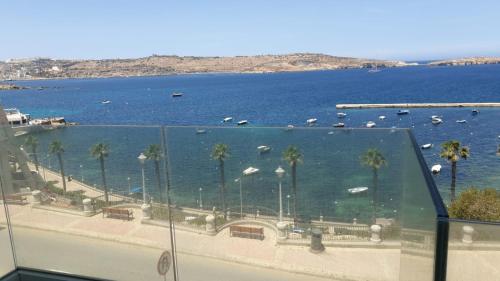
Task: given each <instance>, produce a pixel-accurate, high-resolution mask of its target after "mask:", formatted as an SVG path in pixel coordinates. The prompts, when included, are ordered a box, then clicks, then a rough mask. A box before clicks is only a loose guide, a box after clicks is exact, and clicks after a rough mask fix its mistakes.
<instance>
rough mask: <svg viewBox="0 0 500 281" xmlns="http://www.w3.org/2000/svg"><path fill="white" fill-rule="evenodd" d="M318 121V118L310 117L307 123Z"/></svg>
mask: <svg viewBox="0 0 500 281" xmlns="http://www.w3.org/2000/svg"><path fill="white" fill-rule="evenodd" d="M317 121H318V119H316V118H309V119H307V120H306V123H307V124H308V125H312V124H314V123H316V122H317Z"/></svg>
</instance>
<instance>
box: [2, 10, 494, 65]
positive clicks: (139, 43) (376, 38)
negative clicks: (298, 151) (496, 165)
mask: <svg viewBox="0 0 500 281" xmlns="http://www.w3.org/2000/svg"><path fill="white" fill-rule="evenodd" d="M403 2H405V3H403ZM0 10H1V11H2V12H1V16H0V26H2V32H1V37H0V38H1V39H0V60H6V59H8V58H22V57H34V56H44V57H52V58H130V57H142V56H148V55H151V54H153V53H154V54H165V55H167V54H168V55H170V54H175V55H194V56H234V55H258V54H284V53H292V52H314V53H326V54H330V55H338V56H353V57H366V58H380V59H404V60H422V59H437V58H451V57H462V56H499V55H500V16H498V12H499V11H500V1H498V0H495V1H481V0H480V1H470V0H468V1H462V0H455V1H448V0H440V1H435V0H434V1H431V0H419V1H401V0H400V1H385V0H366V1H361V0H314V1H312V0H310V1H306V0H303V1H294V0H287V1H280V0H267V1H261V0H247V1H237V0H228V1H225V0H221V1H217V0H211V1H209V0H204V1H203V0H199V1H196V0H186V1H169V0H163V1H161V0H159V1H146V0H144V1H138V0H136V1H126V0H87V1H85V0H80V1H73V0H45V1H40V0H31V1H24V0H12V1H3V3H1V4H0Z"/></svg>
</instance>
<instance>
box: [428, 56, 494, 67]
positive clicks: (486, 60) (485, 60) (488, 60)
mask: <svg viewBox="0 0 500 281" xmlns="http://www.w3.org/2000/svg"><path fill="white" fill-rule="evenodd" d="M499 63H500V58H495V57H473V58H461V59H451V60H440V61H433V62H430V63H429V65H434V66H454V65H473V64H499Z"/></svg>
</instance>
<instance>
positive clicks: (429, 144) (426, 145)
mask: <svg viewBox="0 0 500 281" xmlns="http://www.w3.org/2000/svg"><path fill="white" fill-rule="evenodd" d="M432 147H433V145H432V143H426V144H424V145H422V146H421V147H420V148H422V149H429V148H432Z"/></svg>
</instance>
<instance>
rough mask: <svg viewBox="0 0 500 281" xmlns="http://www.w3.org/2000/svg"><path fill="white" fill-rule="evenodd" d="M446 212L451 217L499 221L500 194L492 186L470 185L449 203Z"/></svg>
mask: <svg viewBox="0 0 500 281" xmlns="http://www.w3.org/2000/svg"><path fill="white" fill-rule="evenodd" d="M448 212H449V215H450V217H452V218H458V219H466V220H480V221H500V194H498V193H497V191H496V190H495V189H493V188H487V189H483V190H479V189H477V188H474V187H470V188H468V189H467V190H465V191H464V192H462V193H460V195H459V196H458V198H457V199H456V200H455V201H453V203H451V205H450V207H449V209H448Z"/></svg>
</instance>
